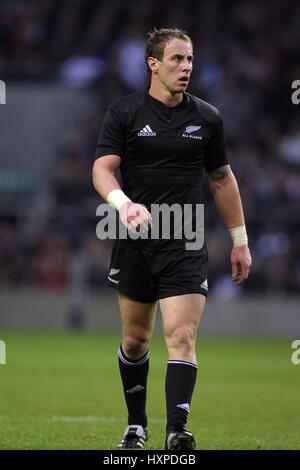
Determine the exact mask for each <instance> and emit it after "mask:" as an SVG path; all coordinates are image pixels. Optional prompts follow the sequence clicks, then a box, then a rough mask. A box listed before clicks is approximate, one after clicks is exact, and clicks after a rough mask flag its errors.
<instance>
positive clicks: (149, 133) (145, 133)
mask: <svg viewBox="0 0 300 470" xmlns="http://www.w3.org/2000/svg"><path fill="white" fill-rule="evenodd" d="M138 136H139V137H154V136H156V132H153V130H152V129H151V127H150V126H149V124H147V125H146V126H145V127H143V129H141V130H140V132H139V133H138Z"/></svg>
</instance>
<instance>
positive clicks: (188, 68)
mask: <svg viewBox="0 0 300 470" xmlns="http://www.w3.org/2000/svg"><path fill="white" fill-rule="evenodd" d="M182 65H183V71H184V72H190V71H191V70H192V68H193V64H192V62H190V61H188V60H185V61H184V63H183V64H182Z"/></svg>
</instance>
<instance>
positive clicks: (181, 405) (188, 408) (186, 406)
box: [177, 403, 190, 413]
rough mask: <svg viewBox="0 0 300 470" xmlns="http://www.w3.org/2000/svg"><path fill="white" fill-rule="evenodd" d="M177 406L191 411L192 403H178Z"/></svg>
mask: <svg viewBox="0 0 300 470" xmlns="http://www.w3.org/2000/svg"><path fill="white" fill-rule="evenodd" d="M177 408H181V409H182V410H184V411H186V412H187V413H189V412H190V405H189V404H188V403H180V404H179V405H177Z"/></svg>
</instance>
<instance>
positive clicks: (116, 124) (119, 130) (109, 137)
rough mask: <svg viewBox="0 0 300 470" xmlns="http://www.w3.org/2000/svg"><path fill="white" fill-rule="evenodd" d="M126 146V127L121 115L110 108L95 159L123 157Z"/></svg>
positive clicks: (103, 125)
mask: <svg viewBox="0 0 300 470" xmlns="http://www.w3.org/2000/svg"><path fill="white" fill-rule="evenodd" d="M124 145H125V126H124V124H123V123H122V120H121V117H120V113H119V112H118V111H117V110H116V109H114V107H113V106H110V107H109V109H108V111H107V113H106V115H105V118H104V121H103V124H102V127H101V130H100V135H99V139H98V142H97V145H96V153H95V159H97V158H99V157H104V156H105V155H118V156H119V157H122V155H123V153H124Z"/></svg>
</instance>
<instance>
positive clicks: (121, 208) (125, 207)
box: [93, 155, 152, 231]
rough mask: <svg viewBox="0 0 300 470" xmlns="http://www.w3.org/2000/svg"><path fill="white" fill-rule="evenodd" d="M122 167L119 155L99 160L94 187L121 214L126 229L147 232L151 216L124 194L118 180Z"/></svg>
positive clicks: (94, 167)
mask: <svg viewBox="0 0 300 470" xmlns="http://www.w3.org/2000/svg"><path fill="white" fill-rule="evenodd" d="M120 165H121V158H120V157H119V156H118V155H105V156H104V157H101V158H97V159H96V160H95V163H94V166H93V184H94V187H95V189H96V191H97V192H98V193H99V194H100V196H101V197H102V199H104V201H107V202H108V203H109V204H110V206H112V207H113V208H114V209H116V210H117V211H118V212H119V214H120V219H121V221H122V223H123V224H124V225H125V227H126V228H128V229H133V230H134V231H135V230H147V229H148V227H149V225H152V219H151V214H150V213H149V212H148V211H147V209H146V208H144V207H143V206H141V205H140V204H135V203H134V202H132V201H131V199H129V197H127V196H126V194H124V193H123V191H122V189H121V187H120V185H119V182H118V180H117V178H116V171H117V169H118V168H119V167H120Z"/></svg>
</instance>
